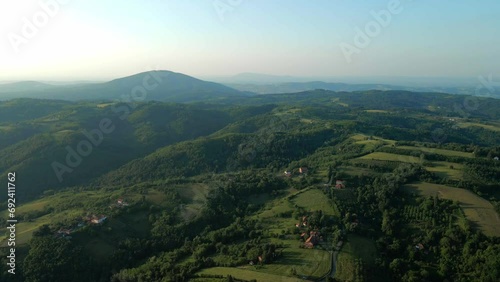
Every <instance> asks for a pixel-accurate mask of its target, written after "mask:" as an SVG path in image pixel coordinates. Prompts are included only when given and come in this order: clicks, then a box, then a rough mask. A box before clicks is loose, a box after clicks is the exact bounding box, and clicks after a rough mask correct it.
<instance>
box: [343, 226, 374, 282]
mask: <svg viewBox="0 0 500 282" xmlns="http://www.w3.org/2000/svg"><path fill="white" fill-rule="evenodd" d="M376 257H377V250H376V248H375V244H374V242H372V241H371V240H369V239H366V238H363V237H360V236H357V235H349V236H348V237H347V240H346V242H345V243H344V245H343V246H342V249H341V251H340V252H339V254H338V258H337V271H336V273H335V278H336V279H337V280H340V281H356V280H360V279H362V278H363V277H367V276H366V274H367V273H365V272H366V271H365V270H364V269H363V266H365V267H366V265H368V266H370V265H374V264H375V258H376Z"/></svg>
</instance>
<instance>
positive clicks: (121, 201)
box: [116, 198, 128, 207]
mask: <svg viewBox="0 0 500 282" xmlns="http://www.w3.org/2000/svg"><path fill="white" fill-rule="evenodd" d="M116 206H118V207H126V206H128V203H127V202H125V200H124V199H123V198H119V199H118V200H117V201H116Z"/></svg>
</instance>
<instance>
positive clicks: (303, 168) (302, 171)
mask: <svg viewBox="0 0 500 282" xmlns="http://www.w3.org/2000/svg"><path fill="white" fill-rule="evenodd" d="M299 173H300V174H304V173H307V167H299Z"/></svg>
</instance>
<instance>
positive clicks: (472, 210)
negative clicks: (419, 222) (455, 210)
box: [405, 182, 500, 236]
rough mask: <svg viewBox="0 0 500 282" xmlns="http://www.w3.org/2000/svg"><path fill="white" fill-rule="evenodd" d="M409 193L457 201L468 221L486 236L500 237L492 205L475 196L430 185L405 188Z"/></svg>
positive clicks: (458, 189) (407, 186) (499, 226)
mask: <svg viewBox="0 0 500 282" xmlns="http://www.w3.org/2000/svg"><path fill="white" fill-rule="evenodd" d="M405 189H406V190H407V191H410V192H416V193H417V194H419V195H421V196H436V195H439V197H441V198H444V199H449V200H453V201H458V202H459V203H460V207H461V208H462V210H463V211H464V214H465V216H466V217H467V219H468V220H469V221H471V222H472V223H473V224H474V225H476V226H477V227H478V228H479V229H480V230H481V231H483V232H484V234H486V235H488V236H500V218H499V216H498V214H497V213H496V211H495V209H494V207H493V205H492V204H491V203H490V202H488V201H487V200H485V199H483V198H481V197H479V196H477V195H476V194H474V193H472V192H470V191H468V190H465V189H460V188H453V187H449V186H444V185H438V184H431V183H425V182H420V183H415V184H409V185H406V186H405Z"/></svg>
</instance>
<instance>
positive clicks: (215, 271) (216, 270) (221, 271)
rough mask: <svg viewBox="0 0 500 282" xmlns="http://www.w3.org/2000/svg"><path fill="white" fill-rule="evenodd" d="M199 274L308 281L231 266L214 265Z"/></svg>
mask: <svg viewBox="0 0 500 282" xmlns="http://www.w3.org/2000/svg"><path fill="white" fill-rule="evenodd" d="M198 274H211V275H225V276H227V275H231V276H233V277H235V278H238V279H244V280H252V279H256V280H257V281H258V282H260V281H262V282H267V281H283V282H298V281H307V280H302V279H299V278H295V277H287V276H281V275H274V274H269V273H262V272H257V271H253V270H251V269H248V268H247V269H245V268H231V267H213V268H208V269H204V270H202V271H200V272H198Z"/></svg>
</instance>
